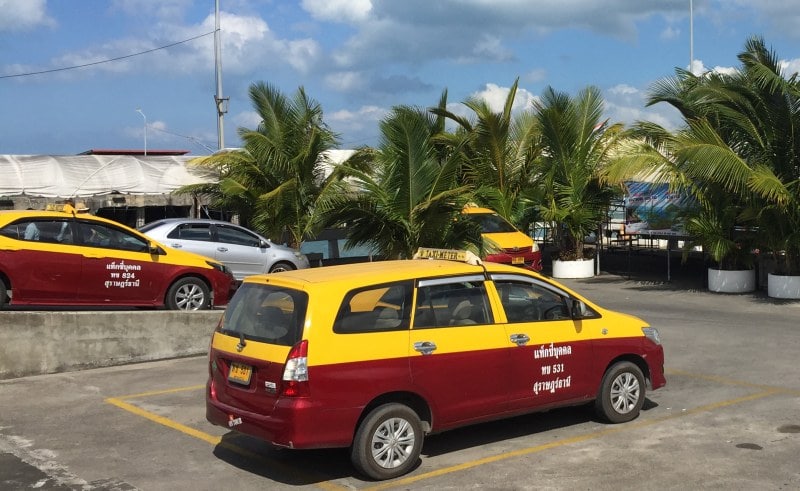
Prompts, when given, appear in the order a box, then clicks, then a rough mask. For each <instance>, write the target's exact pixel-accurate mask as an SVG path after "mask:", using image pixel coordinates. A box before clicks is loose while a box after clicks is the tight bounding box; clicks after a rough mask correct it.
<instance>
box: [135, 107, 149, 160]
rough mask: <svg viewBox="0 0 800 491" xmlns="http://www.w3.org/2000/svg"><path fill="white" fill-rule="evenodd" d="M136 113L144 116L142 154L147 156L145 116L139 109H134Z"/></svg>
mask: <svg viewBox="0 0 800 491" xmlns="http://www.w3.org/2000/svg"><path fill="white" fill-rule="evenodd" d="M136 112H137V113H139V114H141V115H142V118H144V155H145V157H146V156H147V116H145V115H144V113H143V112H142V110H141V109H137V110H136Z"/></svg>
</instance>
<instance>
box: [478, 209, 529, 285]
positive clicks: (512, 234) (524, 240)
mask: <svg viewBox="0 0 800 491" xmlns="http://www.w3.org/2000/svg"><path fill="white" fill-rule="evenodd" d="M462 213H463V214H464V215H465V216H467V217H469V219H470V220H472V221H474V222H475V223H477V224H478V226H480V229H481V237H483V246H484V249H486V257H485V259H486V260H487V261H491V262H494V263H502V264H511V265H512V266H519V267H523V268H526V269H530V270H533V271H541V270H542V252H541V251H540V250H539V245H538V244H536V242H535V241H534V240H533V239H532V238H530V237H529V236H528V235H527V234H524V233H522V232H521V231H519V230H518V229H517V228H516V227H515V226H514V225H512V224H510V223H509V222H508V221H507V220H506V219H505V218H503V217H501V216H500V215H498V214H497V212H496V211H494V210H490V209H489V208H481V207H479V206H473V205H467V206H465V207H464V210H463V212H462Z"/></svg>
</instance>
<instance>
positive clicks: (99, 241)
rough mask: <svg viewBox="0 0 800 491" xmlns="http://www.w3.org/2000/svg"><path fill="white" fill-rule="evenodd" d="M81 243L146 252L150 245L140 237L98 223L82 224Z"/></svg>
mask: <svg viewBox="0 0 800 491" xmlns="http://www.w3.org/2000/svg"><path fill="white" fill-rule="evenodd" d="M79 230H80V239H81V240H80V241H81V243H82V244H83V245H85V246H89V247H103V248H106V249H118V250H123V251H133V252H146V251H147V250H148V243H147V241H145V240H144V239H142V238H141V237H139V236H138V235H133V234H131V233H129V232H127V231H125V230H122V229H118V228H115V227H112V226H110V225H106V224H104V223H96V222H80V223H79Z"/></svg>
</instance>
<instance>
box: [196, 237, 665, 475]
mask: <svg viewBox="0 0 800 491" xmlns="http://www.w3.org/2000/svg"><path fill="white" fill-rule="evenodd" d="M418 255H419V256H420V257H421V259H412V260H404V261H384V262H372V263H359V264H351V265H344V266H329V267H323V268H313V269H306V270H297V271H289V272H285V273H281V274H279V275H257V276H250V277H248V278H246V279H245V280H244V282H243V284H242V285H241V286H240V288H239V289H238V290H237V292H236V294H235V295H234V297H233V298H232V299H231V303H230V304H229V305H228V308H227V309H226V311H225V313H224V315H223V317H222V319H221V321H220V323H219V326H218V327H217V329H216V331H215V332H214V334H213V337H212V340H211V348H210V352H209V367H208V369H209V378H208V385H207V392H206V418H207V419H208V421H210V422H211V423H213V424H216V425H220V426H223V427H225V428H229V429H231V430H234V431H238V432H241V433H245V434H248V435H252V436H255V437H258V438H261V439H263V440H265V441H267V442H269V443H271V444H273V445H276V446H280V447H288V448H295V449H307V448H324V447H349V448H350V456H351V461H352V463H353V464H354V466H355V467H356V468H357V469H358V471H359V472H361V473H362V474H364V475H366V476H368V477H370V478H372V479H390V478H393V477H397V476H400V475H402V474H404V473H406V472H409V471H410V470H411V469H412V468H413V467H414V466H415V465H416V463H417V462H418V460H419V457H420V452H421V448H422V442H423V438H424V436H425V435H426V434H429V433H435V432H441V431H444V430H448V429H452V428H456V427H459V426H464V425H468V424H473V423H478V422H481V421H487V420H492V419H497V418H504V417H509V416H513V415H519V414H524V413H529V412H537V411H544V410H547V409H550V408H554V407H559V406H568V405H577V404H584V403H587V402H591V401H594V407H595V409H596V411H597V413H598V414H599V415H600V416H601V417H602V418H604V419H605V420H607V421H609V422H612V423H621V422H626V421H630V420H632V419H634V418H636V417H637V416H638V414H639V411H640V410H641V408H642V404H643V403H644V401H645V389H646V386H647V385H648V384H649V386H650V387H651V388H652V389H658V388H659V387H662V386H663V385H665V383H666V380H665V377H664V367H663V365H664V352H663V349H662V347H661V343H660V339H659V335H658V331H657V330H656V329H655V328H653V327H650V326H649V325H648V324H647V323H646V322H644V321H643V320H641V319H638V318H636V317H633V316H630V315H626V314H622V313H618V312H613V311H611V310H607V309H604V308H602V307H600V306H598V305H596V304H594V303H592V302H591V301H589V300H588V299H586V298H584V297H582V296H581V295H579V294H578V293H576V292H574V291H572V290H570V289H568V288H567V287H565V286H563V285H561V284H559V283H557V282H555V281H553V280H552V279H549V278H546V277H544V276H542V275H540V274H538V273H535V272H532V271H528V270H525V269H521V268H517V267H512V266H508V265H503V264H497V263H491V262H482V261H480V260H479V259H477V258H476V257H474V256H472V255H471V253H469V252H464V251H447V250H438V249H426V250H421V251H420V253H419V254H418ZM432 257H433V258H449V259H430V258H432Z"/></svg>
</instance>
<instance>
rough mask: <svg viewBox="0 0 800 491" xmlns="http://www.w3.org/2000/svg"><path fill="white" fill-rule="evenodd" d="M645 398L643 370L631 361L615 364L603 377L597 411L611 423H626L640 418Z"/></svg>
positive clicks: (597, 400) (596, 403)
mask: <svg viewBox="0 0 800 491" xmlns="http://www.w3.org/2000/svg"><path fill="white" fill-rule="evenodd" d="M644 396H645V383H644V375H642V370H641V369H640V368H639V367H638V366H636V364H634V363H631V362H629V361H623V362H619V363H615V364H614V365H612V366H611V368H609V369H608V371H607V372H606V374H605V376H603V382H602V383H601V384H600V392H599V393H598V394H597V399H596V400H595V403H594V405H595V411H596V412H597V415H598V416H600V417H601V418H603V419H605V420H607V421H608V422H610V423H625V422H627V421H631V420H633V419H636V417H637V416H639V411H640V410H641V409H642V405H643V404H644Z"/></svg>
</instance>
